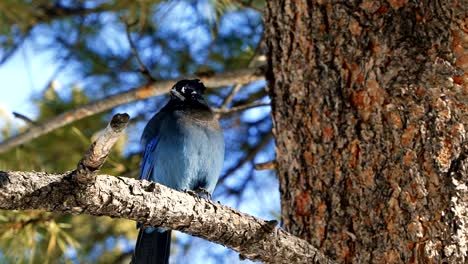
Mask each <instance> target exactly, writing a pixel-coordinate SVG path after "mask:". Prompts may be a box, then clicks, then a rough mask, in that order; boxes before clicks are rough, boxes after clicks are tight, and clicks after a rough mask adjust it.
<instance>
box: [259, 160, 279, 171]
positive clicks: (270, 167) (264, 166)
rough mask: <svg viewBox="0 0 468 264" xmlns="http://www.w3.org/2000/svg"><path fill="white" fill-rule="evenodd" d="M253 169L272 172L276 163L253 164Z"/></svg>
mask: <svg viewBox="0 0 468 264" xmlns="http://www.w3.org/2000/svg"><path fill="white" fill-rule="evenodd" d="M254 168H255V169H256V170H274V169H275V168H276V162H275V161H268V162H264V163H257V164H255V166H254Z"/></svg>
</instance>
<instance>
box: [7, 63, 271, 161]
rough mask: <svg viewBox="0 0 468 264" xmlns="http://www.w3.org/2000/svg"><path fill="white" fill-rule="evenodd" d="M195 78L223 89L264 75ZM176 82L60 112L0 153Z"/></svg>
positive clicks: (252, 71)
mask: <svg viewBox="0 0 468 264" xmlns="http://www.w3.org/2000/svg"><path fill="white" fill-rule="evenodd" d="M191 78H195V77H191ZM198 78H199V79H200V80H201V81H203V83H204V84H205V85H206V86H207V87H222V86H227V85H231V84H233V83H242V84H246V83H249V82H253V81H257V80H263V79H264V76H263V69H262V68H248V69H242V70H236V71H230V72H225V73H219V74H215V75H212V76H199V77H198ZM176 81H177V80H168V81H157V82H154V83H150V84H147V85H143V86H140V87H137V88H134V89H130V90H128V91H125V92H122V93H118V94H115V95H112V96H109V97H106V98H104V99H101V100H98V101H94V102H91V103H89V104H86V105H83V106H80V107H78V108H75V109H73V110H70V111H68V112H65V113H62V114H60V115H58V116H56V117H53V118H51V119H49V120H47V121H45V122H44V123H42V124H38V125H37V126H35V127H31V128H30V129H28V130H27V131H26V132H24V133H22V134H20V135H17V136H15V137H12V138H9V139H7V140H5V141H3V142H2V143H1V144H0V153H3V152H6V151H8V150H9V149H11V148H14V147H16V146H18V145H21V144H23V143H26V142H28V141H29V140H31V139H34V138H37V137H39V136H42V135H44V134H47V133H49V132H50V131H53V130H55V129H57V128H60V127H63V126H65V125H68V124H70V123H72V122H74V121H77V120H80V119H83V118H85V117H88V116H91V115H95V114H97V113H100V112H103V111H106V110H109V109H111V108H114V107H116V106H119V105H122V104H127V103H130V102H134V101H137V100H141V99H145V98H149V97H151V96H156V95H161V94H164V93H167V92H168V91H169V90H170V89H171V87H172V85H173V84H174V83H175V82H176Z"/></svg>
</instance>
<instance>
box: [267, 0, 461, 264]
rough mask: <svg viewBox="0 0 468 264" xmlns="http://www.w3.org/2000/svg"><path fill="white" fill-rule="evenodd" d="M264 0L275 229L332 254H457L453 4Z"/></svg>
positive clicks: (457, 55)
mask: <svg viewBox="0 0 468 264" xmlns="http://www.w3.org/2000/svg"><path fill="white" fill-rule="evenodd" d="M415 2H417V3H415ZM267 5H268V6H267V11H266V18H265V34H266V36H265V39H266V40H267V47H268V54H269V56H268V57H269V73H268V76H267V78H268V79H269V89H270V90H269V92H270V95H271V98H272V104H273V120H274V134H275V137H276V145H277V150H276V151H277V153H276V154H277V158H276V159H277V165H278V173H279V177H280V188H281V196H282V197H281V198H282V204H281V207H282V220H283V225H284V227H285V228H286V229H287V230H288V231H290V232H292V233H293V234H295V235H297V236H299V237H302V238H304V239H306V240H308V241H309V242H311V243H312V244H313V245H314V246H317V247H319V248H320V249H321V250H323V252H324V253H325V254H327V255H328V256H330V257H332V258H335V259H337V260H339V261H342V262H348V263H349V262H353V263H369V262H372V263H403V262H404V263H416V262H419V263H426V262H428V263H431V262H432V263H434V262H435V263H440V262H448V263H465V262H466V261H468V258H467V256H466V254H467V249H468V248H467V243H468V241H467V240H468V236H467V232H468V231H467V229H468V220H467V218H468V212H467V204H468V198H467V196H468V190H467V177H468V176H467V175H468V161H467V151H468V150H467V149H468V145H467V142H466V140H467V138H466V127H465V126H466V124H467V112H468V111H467V102H468V98H467V92H468V89H467V66H468V55H467V46H468V36H467V27H468V25H467V24H468V21H467V12H466V8H467V7H468V3H467V1H463V0H462V1H433V0H427V1H411V2H410V1H406V0H388V1H371V0H365V1H341V2H339V1H333V2H331V1H324V0H322V1H302V0H289V1H279V0H272V1H267Z"/></svg>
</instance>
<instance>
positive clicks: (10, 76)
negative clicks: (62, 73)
mask: <svg viewBox="0 0 468 264" xmlns="http://www.w3.org/2000/svg"><path fill="white" fill-rule="evenodd" d="M51 57H52V56H51V54H50V53H47V52H41V53H37V52H35V51H34V50H33V49H32V48H31V45H30V43H29V42H27V41H26V42H25V43H24V45H22V46H21V48H20V49H19V50H18V51H17V52H15V53H14V55H13V56H12V57H11V58H10V59H9V60H7V61H6V62H5V63H4V64H3V65H0V82H1V86H0V91H1V93H0V94H1V97H0V109H3V110H4V112H5V113H6V114H7V115H8V116H9V117H10V118H11V119H14V117H13V114H12V112H19V113H21V114H24V115H26V116H28V117H31V118H34V116H35V108H34V107H33V106H32V104H31V100H30V99H31V98H32V96H33V94H37V93H39V92H40V91H42V89H44V88H45V86H46V85H47V83H48V82H49V81H50V78H51V76H52V75H53V73H54V71H55V70H56V67H57V66H56V65H55V64H54V62H53V60H52V58H51ZM14 122H15V123H17V124H20V123H21V121H19V120H14Z"/></svg>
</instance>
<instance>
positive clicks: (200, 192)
mask: <svg viewBox="0 0 468 264" xmlns="http://www.w3.org/2000/svg"><path fill="white" fill-rule="evenodd" d="M195 192H196V193H197V194H198V196H199V197H203V198H206V199H208V200H211V193H210V192H208V191H207V190H206V189H204V188H201V187H199V188H197V189H196V190H195Z"/></svg>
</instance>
